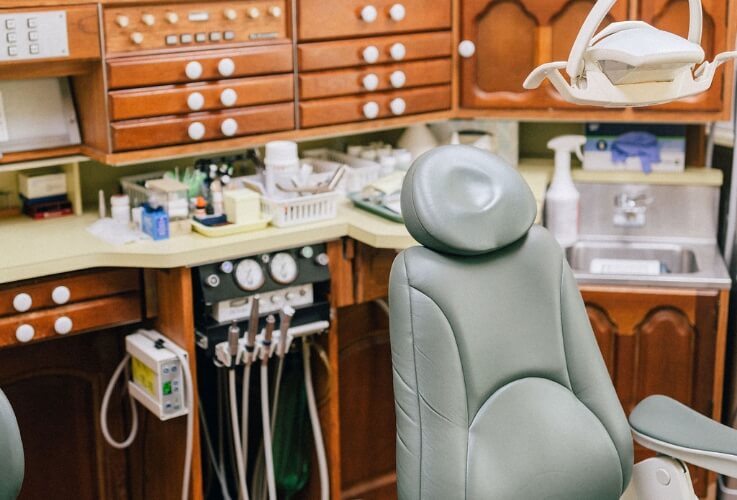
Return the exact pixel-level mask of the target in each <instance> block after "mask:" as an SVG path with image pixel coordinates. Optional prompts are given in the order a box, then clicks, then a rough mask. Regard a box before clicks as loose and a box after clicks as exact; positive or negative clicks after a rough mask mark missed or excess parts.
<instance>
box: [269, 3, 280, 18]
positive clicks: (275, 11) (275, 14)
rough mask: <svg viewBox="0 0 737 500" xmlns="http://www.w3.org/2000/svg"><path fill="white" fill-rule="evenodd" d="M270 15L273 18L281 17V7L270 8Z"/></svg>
mask: <svg viewBox="0 0 737 500" xmlns="http://www.w3.org/2000/svg"><path fill="white" fill-rule="evenodd" d="M269 14H271V17H281V7H279V6H278V5H272V6H271V7H269Z"/></svg>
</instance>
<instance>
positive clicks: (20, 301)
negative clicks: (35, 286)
mask: <svg viewBox="0 0 737 500" xmlns="http://www.w3.org/2000/svg"><path fill="white" fill-rule="evenodd" d="M32 305H33V299H32V298H31V296H30V295H28V294H27V293H19V294H18V295H16V296H15V297H13V309H15V310H16V311H18V312H20V313H22V312H26V311H27V310H29V309H30V308H31V306H32Z"/></svg>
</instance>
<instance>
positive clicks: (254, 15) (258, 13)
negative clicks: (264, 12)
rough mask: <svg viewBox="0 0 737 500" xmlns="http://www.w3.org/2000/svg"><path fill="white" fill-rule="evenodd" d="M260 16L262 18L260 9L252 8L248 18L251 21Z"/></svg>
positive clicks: (249, 10)
mask: <svg viewBox="0 0 737 500" xmlns="http://www.w3.org/2000/svg"><path fill="white" fill-rule="evenodd" d="M259 16H261V11H260V10H258V7H251V8H250V9H248V17H250V18H251V19H258V18H259Z"/></svg>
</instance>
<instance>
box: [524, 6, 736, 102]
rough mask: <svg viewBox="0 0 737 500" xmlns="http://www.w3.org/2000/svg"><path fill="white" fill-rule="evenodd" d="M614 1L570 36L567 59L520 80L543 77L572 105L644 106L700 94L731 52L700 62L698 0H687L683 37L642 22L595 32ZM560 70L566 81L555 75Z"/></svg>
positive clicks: (535, 82) (530, 82)
mask: <svg viewBox="0 0 737 500" xmlns="http://www.w3.org/2000/svg"><path fill="white" fill-rule="evenodd" d="M615 2H616V0H598V1H597V2H596V4H595V5H594V7H593V8H592V9H591V12H590V13H589V15H588V17H587V18H586V21H585V22H584V24H583V26H581V30H580V31H579V33H578V36H577V37H576V40H575V42H574V44H573V47H572V48H571V52H570V54H569V56H568V60H567V61H556V62H549V63H545V64H543V65H541V66H539V67H537V68H536V69H535V70H533V71H532V72H531V73H530V75H529V76H528V77H527V79H526V80H525V82H524V84H523V86H524V88H525V89H528V90H531V89H536V88H538V87H539V86H540V85H541V84H542V82H543V81H544V80H545V79H549V80H550V82H551V83H552V84H553V86H554V87H555V89H556V90H557V91H558V92H559V93H560V96H561V97H562V98H563V99H564V100H566V101H568V102H572V103H574V104H591V105H598V106H604V107H629V106H649V105H653V104H662V103H667V102H670V101H675V100H678V99H683V98H685V97H689V96H692V95H696V94H700V93H702V92H705V91H706V90H708V89H709V88H710V87H711V84H712V81H713V79H714V75H715V73H716V70H717V68H718V67H719V66H720V65H721V64H722V63H724V62H726V61H728V60H729V59H734V58H737V51H732V52H723V53H721V54H718V55H717V56H716V57H715V58H714V60H713V61H712V62H708V61H707V62H704V58H705V54H704V49H703V48H702V47H701V45H700V44H701V31H702V24H703V12H702V6H701V0H689V2H688V4H689V13H690V20H689V30H688V39H685V38H682V37H680V36H678V35H675V34H673V33H670V32H667V31H662V30H659V29H657V28H655V27H653V26H651V25H649V24H647V23H646V22H643V21H621V22H615V23H612V24H610V25H608V26H607V27H605V28H604V29H602V30H601V31H600V32H599V33H596V31H597V30H598V28H599V26H600V25H601V23H602V22H603V21H604V19H605V18H606V16H607V14H608V13H609V11H610V10H611V9H612V7H613V6H614V4H615ZM561 69H565V71H566V73H567V74H568V77H569V79H570V82H569V81H567V80H566V79H565V78H564V76H563V75H562V74H561V72H560V70H561Z"/></svg>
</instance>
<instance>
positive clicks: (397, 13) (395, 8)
mask: <svg viewBox="0 0 737 500" xmlns="http://www.w3.org/2000/svg"><path fill="white" fill-rule="evenodd" d="M406 15H407V10H406V9H405V8H404V5H402V4H401V3H395V4H394V5H392V6H391V8H390V9H389V17H391V18H392V21H401V20H402V19H404V18H405V16H406Z"/></svg>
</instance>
